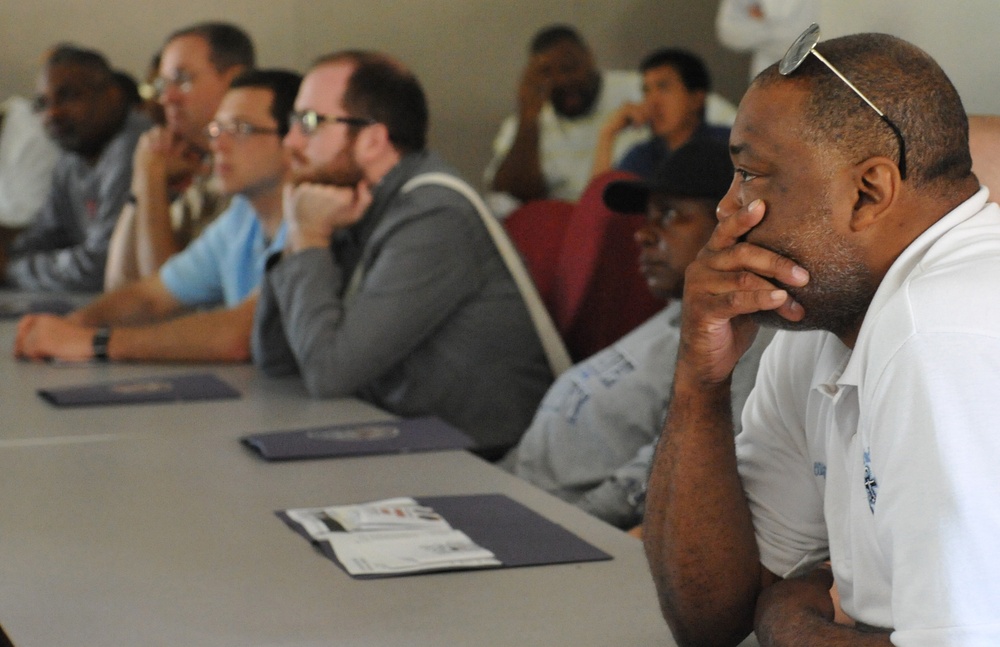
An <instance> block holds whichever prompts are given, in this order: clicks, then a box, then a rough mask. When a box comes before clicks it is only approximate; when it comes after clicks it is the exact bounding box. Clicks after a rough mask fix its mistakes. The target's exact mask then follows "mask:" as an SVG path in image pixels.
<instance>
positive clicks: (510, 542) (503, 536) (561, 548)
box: [275, 494, 611, 580]
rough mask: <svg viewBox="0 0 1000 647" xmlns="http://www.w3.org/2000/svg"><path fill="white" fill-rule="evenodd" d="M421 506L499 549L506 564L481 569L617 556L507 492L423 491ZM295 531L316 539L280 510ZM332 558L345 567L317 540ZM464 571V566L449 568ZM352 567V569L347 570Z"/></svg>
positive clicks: (477, 540) (484, 544) (498, 555)
mask: <svg viewBox="0 0 1000 647" xmlns="http://www.w3.org/2000/svg"><path fill="white" fill-rule="evenodd" d="M416 501H417V503H419V504H420V505H425V506H429V507H431V508H433V509H434V511H435V512H437V513H439V514H440V515H441V516H442V517H444V518H445V520H447V521H448V523H449V524H450V525H451V527H452V528H455V529H456V530H461V531H462V532H464V533H465V534H466V535H468V536H469V539H471V540H472V541H473V542H475V543H476V544H477V545H479V546H482V547H483V548H486V549H488V550H490V551H492V552H493V554H494V555H495V556H496V558H497V559H498V560H500V562H501V565H500V566H498V567H487V568H486V569H482V568H475V569H473V570H489V569H490V568H518V567H521V566H542V565H545V564H569V563H575V562H597V561H604V560H609V559H611V555H608V554H607V553H605V552H604V551H602V550H600V549H598V548H595V547H594V546H592V545H590V544H589V543H587V542H585V541H584V540H582V539H580V538H579V537H577V536H576V535H574V534H573V533H571V532H570V531H568V530H566V529H565V528H563V527H562V526H560V525H559V524H557V523H555V522H553V521H549V520H548V519H546V518H545V517H543V516H542V515H540V514H538V513H537V512H535V511H534V510H532V509H530V508H528V507H526V506H524V505H522V504H520V503H518V502H517V501H515V500H513V499H511V498H510V497H507V496H505V495H503V494H461V495H455V496H423V497H417V498H416ZM275 514H276V515H278V517H279V518H280V519H281V520H282V521H284V522H285V523H287V524H288V525H289V526H290V527H291V528H292V529H293V530H295V532H297V533H299V534H300V535H302V536H303V537H305V538H306V539H307V540H309V541H310V542H312V538H311V537H310V536H309V534H308V533H307V532H306V531H305V530H304V529H303V528H302V527H301V526H300V525H299V524H298V523H297V522H295V521H293V520H292V519H290V518H289V517H288V515H286V514H285V513H284V511H281V510H279V511H277V512H276V513H275ZM314 545H316V547H317V548H319V550H320V552H322V553H323V554H324V555H325V556H326V557H328V558H330V559H331V560H333V562H334V563H336V564H337V566H340V567H341V568H342V569H343V566H342V565H341V563H340V562H339V561H338V560H337V555H336V554H335V553H334V552H333V548H332V547H331V546H330V544H329V542H325V541H323V542H315V543H314ZM446 570H450V571H453V570H460V569H451V568H450V569H446ZM344 572H345V573H346V572H347V571H346V570H345V571H344ZM432 572H437V571H430V570H428V571H420V572H417V573H390V574H382V573H378V574H363V575H352V576H351V577H353V578H355V579H362V580H366V579H382V578H386V577H404V576H410V575H423V574H426V573H432Z"/></svg>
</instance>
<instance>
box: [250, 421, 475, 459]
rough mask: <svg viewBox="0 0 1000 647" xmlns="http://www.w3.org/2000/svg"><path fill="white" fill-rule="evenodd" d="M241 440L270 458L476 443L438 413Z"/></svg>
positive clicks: (336, 455) (466, 446)
mask: <svg viewBox="0 0 1000 647" xmlns="http://www.w3.org/2000/svg"><path fill="white" fill-rule="evenodd" d="M240 440H241V441H242V442H243V443H244V444H246V445H247V446H248V447H251V448H253V449H254V450H255V451H257V452H258V453H259V454H260V455H261V456H262V457H264V458H265V459H267V460H269V461H281V460H290V459H300V458H342V457H347V456H369V455H373V454H400V453H404V452H427V451H442V450H448V449H469V448H470V447H472V446H473V445H474V444H475V443H474V442H473V440H472V439H471V438H469V437H468V436H466V435H465V434H464V433H462V432H461V431H459V430H458V429H456V428H454V427H452V426H451V425H449V424H448V423H446V422H445V421H444V420H441V419H440V418H435V417H426V418H407V419H400V420H382V421H378V422H363V423H357V424H350V425H335V426H331V427H315V428H311V429H296V430H294V431H274V432H267V433H260V434H251V435H248V436H244V437H243V438H241V439H240Z"/></svg>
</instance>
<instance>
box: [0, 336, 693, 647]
mask: <svg viewBox="0 0 1000 647" xmlns="http://www.w3.org/2000/svg"><path fill="white" fill-rule="evenodd" d="M12 339H13V324H12V323H9V322H4V323H0V372H2V375H3V379H2V380H0V475H2V476H0V482H2V484H3V485H2V493H3V494H2V496H3V502H2V505H0V623H2V624H3V626H4V628H5V629H6V630H7V633H8V634H9V635H10V637H11V639H12V640H13V642H14V644H15V645H17V647H60V646H63V645H66V646H70V645H72V646H74V647H75V646H78V645H89V646H96V647H101V646H108V647H122V646H131V645H142V646H145V645H170V646H171V647H174V646H177V645H196V646H232V647H248V646H257V645H281V646H292V645H295V646H306V645H309V646H319V645H323V646H326V645H345V646H353V645H358V646H360V645H364V646H366V647H375V646H379V645H385V646H389V645H393V646H396V645H407V646H420V645H428V646H430V645H434V646H435V647H437V646H442V645H469V646H491V645H522V646H523V645H544V646H558V645H574V646H587V645H594V646H607V645H671V644H673V641H672V640H671V638H670V635H669V632H668V630H667V628H666V626H665V624H664V622H663V621H662V619H661V618H660V614H659V611H658V609H657V605H656V597H655V593H654V590H653V587H652V583H651V580H650V577H649V574H648V571H647V567H646V562H645V559H644V557H643V554H642V547H641V544H640V542H639V541H637V540H635V539H633V538H631V537H629V536H627V535H625V534H624V533H622V532H620V531H618V530H616V529H614V528H612V527H610V526H608V525H606V524H604V523H602V522H600V521H598V520H596V519H594V518H592V517H590V516H588V515H586V514H584V513H583V512H581V511H579V510H577V509H576V508H574V507H572V506H569V505H567V504H565V503H563V502H561V501H559V500H557V499H555V498H553V497H551V496H549V495H547V494H546V493H544V492H541V491H540V490H537V489H536V488H534V487H532V486H530V485H528V484H526V483H524V482H521V481H519V480H517V479H515V478H513V477H511V476H509V475H507V474H506V473H504V472H502V471H501V470H499V469H497V468H495V467H493V466H492V465H490V464H488V463H485V462H483V461H481V460H479V459H478V458H476V457H474V456H472V455H471V454H468V453H465V452H440V453H428V454H412V455H398V456H386V457H369V458H359V459H342V460H318V461H298V462H290V463H277V464H269V463H266V462H264V461H262V460H260V459H259V458H257V457H256V456H255V455H253V454H252V453H251V452H250V451H249V450H246V449H244V448H243V447H242V445H240V444H239V442H238V441H237V439H238V438H239V436H241V435H243V434H245V433H249V432H254V431H271V430H277V429H296V428H301V427H307V426H315V425H323V424H331V423H335V422H353V421H363V420H374V419H384V418H386V417H387V415H386V414H385V413H382V412H380V411H378V410H377V409H375V408H373V407H370V406H368V405H366V404H364V403H361V402H358V401H354V400H327V401H316V400H311V399H309V398H308V397H307V396H306V395H305V393H304V390H303V389H302V386H301V384H300V383H299V382H298V380H295V379H287V380H285V379H279V380H273V379H268V378H266V377H264V376H262V375H260V374H259V373H257V372H256V371H255V370H254V369H253V368H252V367H251V366H214V367H201V369H199V370H209V371H211V372H213V373H216V374H217V375H218V376H220V377H222V378H223V379H224V380H226V381H227V382H229V383H231V384H232V385H233V386H236V387H237V388H238V389H239V390H241V391H242V393H243V397H242V398H241V399H238V400H227V401H215V402H202V403H192V404H162V405H134V406H119V407H94V408H87V409H68V410H59V409H56V408H55V407H52V406H51V405H49V404H47V403H45V402H43V401H42V400H41V399H40V398H39V397H38V396H37V395H36V394H35V391H36V389H37V388H39V387H41V386H47V387H51V386H56V385H74V384H80V383H89V382H96V381H104V380H113V379H120V378H130V377H141V376H150V375H163V374H168V373H178V372H190V371H191V370H192V367H191V366H170V365H163V366H156V365H120V366H107V365H105V366H99V365H88V366H79V367H62V366H55V365H48V364H30V363H21V362H16V361H14V360H13V359H12V358H11V357H10V353H9V349H10V348H11V342H12ZM485 492H500V493H504V494H506V495H508V496H510V497H511V498H513V499H515V500H517V501H520V502H521V503H523V504H525V505H527V506H528V507H530V508H532V509H534V510H536V511H537V512H539V513H541V514H542V515H544V516H546V517H548V518H549V519H551V520H553V521H555V522H557V523H559V524H561V525H563V526H564V527H566V528H568V529H570V530H571V531H573V532H575V533H577V534H578V535H579V536H580V537H582V538H584V539H585V540H587V541H589V542H590V543H592V544H594V545H595V546H597V547H598V548H600V549H602V550H604V551H606V552H608V553H610V554H611V555H612V556H613V557H614V559H613V560H611V561H605V562H593V563H585V564H569V565H553V566H541V567H531V568H518V569H502V570H494V571H478V572H463V573H442V574H434V575H422V576H414V577H403V578H392V579H384V580H366V581H359V580H353V579H351V578H350V577H348V576H347V575H346V574H345V573H344V572H343V571H341V570H340V569H339V568H338V567H337V566H335V565H334V564H333V563H332V562H330V561H328V560H327V559H326V558H324V557H322V556H321V555H320V554H319V553H318V552H317V551H315V550H314V549H313V548H312V547H311V546H310V545H309V544H308V543H307V542H306V541H305V540H303V539H302V538H301V537H299V536H298V535H296V534H294V533H293V532H292V531H290V530H289V529H288V528H287V527H286V526H285V525H284V524H283V523H282V522H281V521H279V520H278V519H277V518H276V517H275V516H274V514H273V512H274V510H277V509H283V508H289V507H305V506H316V505H329V504H335V503H354V502H362V501H368V500H374V499H379V498H385V497H390V496H401V495H414V496H421V495H424V496H432V495H442V494H466V493H485Z"/></svg>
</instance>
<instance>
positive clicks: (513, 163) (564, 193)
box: [485, 25, 640, 202]
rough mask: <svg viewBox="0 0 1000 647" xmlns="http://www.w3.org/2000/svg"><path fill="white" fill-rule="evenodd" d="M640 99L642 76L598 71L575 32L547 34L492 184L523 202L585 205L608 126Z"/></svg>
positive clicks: (535, 47)
mask: <svg viewBox="0 0 1000 647" xmlns="http://www.w3.org/2000/svg"><path fill="white" fill-rule="evenodd" d="M639 100H640V94H639V83H638V75H637V74H636V73H635V72H631V71H629V72H624V71H618V70H606V71H601V70H600V69H598V67H597V64H596V63H595V61H594V56H593V54H592V53H591V51H590V48H589V47H588V45H587V43H586V42H585V41H584V40H583V38H582V37H581V36H580V35H579V34H578V33H577V32H576V31H575V30H574V29H572V28H571V27H567V26H564V25H555V26H551V27H547V28H545V29H542V30H541V31H539V33H538V34H537V35H536V36H535V37H534V39H533V40H532V42H531V47H530V57H529V59H528V64H527V66H526V68H525V70H524V73H523V76H522V78H521V83H520V86H519V88H518V93H517V104H518V112H517V114H516V115H511V116H509V117H508V118H507V119H506V120H505V121H504V123H503V125H502V126H501V127H500V132H499V133H498V134H497V137H496V140H495V141H494V143H493V153H494V156H493V159H492V160H491V161H490V164H489V166H488V167H487V169H486V173H485V179H486V184H487V185H488V186H489V187H490V189H491V190H492V191H495V192H498V193H501V194H508V195H509V196H512V197H513V198H514V199H516V200H517V201H520V202H527V201H529V200H540V199H543V198H552V199H557V200H577V199H578V198H579V197H580V194H581V193H583V190H584V188H585V187H586V186H587V182H588V181H589V180H590V170H591V161H592V160H593V154H594V147H595V146H596V145H597V134H598V132H599V130H600V128H601V124H603V123H604V121H605V120H606V119H607V118H608V117H610V116H611V114H612V113H614V111H616V110H618V108H619V107H620V106H621V105H622V104H624V103H626V102H635V101H639ZM635 140H636V141H638V137H636V138H635ZM622 146H623V147H624V146H625V144H624V143H623V144H622Z"/></svg>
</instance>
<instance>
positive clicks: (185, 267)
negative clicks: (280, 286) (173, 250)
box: [160, 195, 285, 308]
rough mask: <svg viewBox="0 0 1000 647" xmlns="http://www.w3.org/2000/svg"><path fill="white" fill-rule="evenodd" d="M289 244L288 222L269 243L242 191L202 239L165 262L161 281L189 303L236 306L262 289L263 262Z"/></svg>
mask: <svg viewBox="0 0 1000 647" xmlns="http://www.w3.org/2000/svg"><path fill="white" fill-rule="evenodd" d="M284 245H285V223H284V222H282V223H281V227H280V228H279V229H278V233H277V234H276V235H275V237H274V240H272V241H270V243H268V241H267V240H266V239H265V237H264V228H263V227H262V226H261V224H260V221H259V220H258V219H257V212H256V211H254V208H253V205H251V204H250V201H249V200H247V199H246V198H244V197H243V196H241V195H237V196H234V197H233V199H232V200H231V201H230V203H229V208H228V209H226V210H225V211H224V212H222V214H221V215H219V217H218V218H216V219H215V222H213V223H212V224H211V225H209V226H208V227H207V228H206V229H205V231H204V232H202V234H201V235H200V236H198V238H196V239H195V240H194V241H193V242H192V243H191V244H190V245H188V246H187V247H186V248H185V249H184V250H183V251H181V252H178V253H177V254H174V255H173V256H171V257H170V259H169V260H167V262H166V263H164V264H163V267H161V268H160V280H161V281H163V285H164V286H166V288H167V290H168V291H169V292H170V293H171V294H172V295H174V298H176V299H177V300H178V301H180V302H181V303H183V304H184V305H186V306H214V305H219V304H225V306H226V307H227V308H231V307H233V306H236V305H237V304H239V303H240V302H242V301H244V300H245V299H246V298H247V297H248V296H250V294H251V293H252V292H253V291H254V290H256V289H257V287H258V286H259V285H260V282H261V279H262V278H263V276H264V261H265V260H267V258H268V256H270V255H271V254H272V253H274V252H277V251H281V249H282V247H284Z"/></svg>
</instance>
